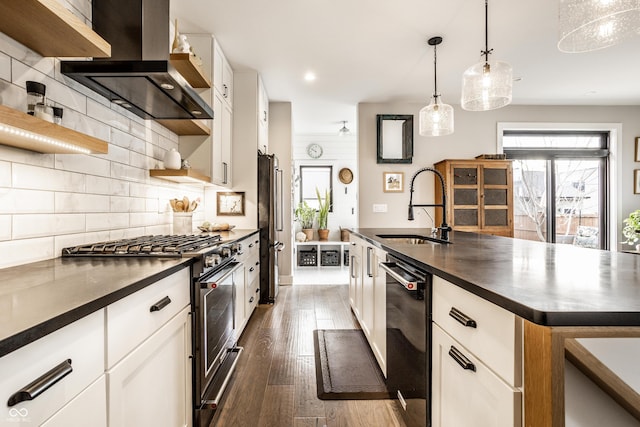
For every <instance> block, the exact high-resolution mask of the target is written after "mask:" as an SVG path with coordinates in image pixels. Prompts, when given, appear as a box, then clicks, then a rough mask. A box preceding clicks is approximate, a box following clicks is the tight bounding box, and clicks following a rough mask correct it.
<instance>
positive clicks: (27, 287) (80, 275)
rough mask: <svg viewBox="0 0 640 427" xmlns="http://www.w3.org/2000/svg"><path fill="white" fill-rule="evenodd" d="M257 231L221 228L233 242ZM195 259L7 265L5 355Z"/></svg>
mask: <svg viewBox="0 0 640 427" xmlns="http://www.w3.org/2000/svg"><path fill="white" fill-rule="evenodd" d="M255 232H257V230H232V231H229V232H218V233H215V234H221V236H222V241H223V242H230V241H234V240H240V239H243V238H245V237H247V236H249V235H251V234H253V233H255ZM192 262H193V260H192V258H151V257H71V258H54V259H50V260H46V261H39V262H34V263H29V264H24V265H19V266H16V267H9V268H4V269H1V270H0V357H2V356H4V355H5V354H7V353H10V352H11V351H14V350H16V349H18V348H20V347H22V346H24V345H26V344H29V343H30V342H32V341H35V340H37V339H38V338H41V337H43V336H45V335H47V334H49V333H51V332H53V331H55V330H57V329H60V328H62V327H63V326H66V325H68V324H70V323H72V322H74V321H76V320H78V319H80V318H82V317H84V316H86V315H88V314H90V313H93V312H95V311H97V310H100V309H101V308H104V307H106V306H107V305H109V304H111V303H113V302H115V301H118V300H119V299H121V298H124V297H126V296H127V295H130V294H132V293H133V292H136V291H138V290H140V289H142V288H144V287H146V286H148V285H151V284H153V283H155V282H157V281H158V280H160V279H162V278H164V277H166V276H169V275H170V274H172V273H175V272H176V271H178V270H181V269H182V268H186V267H188V266H190V265H191V264H192ZM185 286H189V283H185Z"/></svg>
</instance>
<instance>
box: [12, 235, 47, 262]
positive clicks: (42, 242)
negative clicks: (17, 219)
mask: <svg viewBox="0 0 640 427" xmlns="http://www.w3.org/2000/svg"><path fill="white" fill-rule="evenodd" d="M0 253H2V254H10V256H2V257H0V268H5V267H11V266H14V265H20V264H26V263H29V262H35V261H42V260H45V259H50V258H53V257H54V252H53V236H51V237H42V238H39V239H20V240H8V241H5V242H0Z"/></svg>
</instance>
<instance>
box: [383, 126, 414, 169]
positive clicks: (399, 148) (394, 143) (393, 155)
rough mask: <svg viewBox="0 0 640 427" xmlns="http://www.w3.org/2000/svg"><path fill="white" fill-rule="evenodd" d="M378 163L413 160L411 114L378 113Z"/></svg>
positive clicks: (409, 161)
mask: <svg viewBox="0 0 640 427" xmlns="http://www.w3.org/2000/svg"><path fill="white" fill-rule="evenodd" d="M376 118H377V122H378V123H377V124H378V163H411V162H412V161H413V115H412V114H403V115H398V114H378V115H377V116H376Z"/></svg>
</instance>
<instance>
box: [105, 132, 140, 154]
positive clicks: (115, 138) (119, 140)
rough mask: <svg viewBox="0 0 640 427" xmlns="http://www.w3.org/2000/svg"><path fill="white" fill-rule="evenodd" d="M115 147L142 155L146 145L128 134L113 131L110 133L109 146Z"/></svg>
mask: <svg viewBox="0 0 640 427" xmlns="http://www.w3.org/2000/svg"><path fill="white" fill-rule="evenodd" d="M113 145H117V146H118V147H122V148H126V149H128V150H131V151H135V152H137V153H144V152H145V146H146V143H145V142H144V140H142V139H140V138H138V137H137V136H134V135H131V134H130V133H127V132H124V131H121V130H119V129H113V130H112V131H111V146H113Z"/></svg>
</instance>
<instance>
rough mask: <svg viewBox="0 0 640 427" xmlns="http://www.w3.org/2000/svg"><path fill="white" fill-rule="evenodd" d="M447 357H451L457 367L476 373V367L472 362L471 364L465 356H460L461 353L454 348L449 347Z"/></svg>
mask: <svg viewBox="0 0 640 427" xmlns="http://www.w3.org/2000/svg"><path fill="white" fill-rule="evenodd" d="M449 356H451V357H452V358H453V360H455V361H456V362H457V363H458V365H460V366H462V369H464V370H469V371H473V372H475V371H476V365H474V364H473V362H471V360H469V359H468V358H467V356H465V355H464V354H462V352H461V351H460V350H458V349H457V348H455V347H454V346H451V348H450V349H449Z"/></svg>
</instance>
